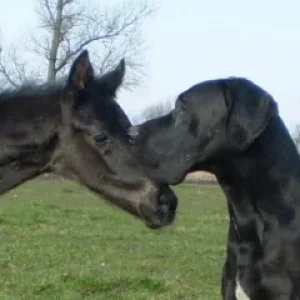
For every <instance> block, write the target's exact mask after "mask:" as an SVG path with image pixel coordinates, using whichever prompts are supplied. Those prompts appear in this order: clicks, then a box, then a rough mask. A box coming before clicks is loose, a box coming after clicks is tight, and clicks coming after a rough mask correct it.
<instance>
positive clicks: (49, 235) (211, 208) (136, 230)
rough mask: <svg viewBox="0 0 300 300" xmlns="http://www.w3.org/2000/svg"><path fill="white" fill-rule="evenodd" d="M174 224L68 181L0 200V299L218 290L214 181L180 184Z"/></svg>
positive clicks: (219, 217)
mask: <svg viewBox="0 0 300 300" xmlns="http://www.w3.org/2000/svg"><path fill="white" fill-rule="evenodd" d="M174 190H175V191H176V193H177V195H178V198H179V200H180V203H179V208H178V217H177V220H176V222H175V223H174V225H173V226H171V227H169V228H166V229H163V230H159V231H151V230H149V229H147V228H146V227H145V225H144V224H143V223H142V222H141V221H139V220H138V219H135V218H133V217H132V216H129V215H127V214H126V213H125V212H123V211H121V210H119V209H117V208H115V207H112V206H111V205H108V204H106V203H105V202H104V201H103V200H101V199H99V198H98V197H97V196H95V195H94V194H92V193H90V192H89V191H87V190H86V189H84V188H82V187H80V186H78V185H76V184H74V183H70V182H68V181H41V180H39V181H32V182H29V183H26V184H24V185H22V186H21V187H19V188H17V189H15V190H13V191H11V192H9V193H8V194H6V195H5V196H2V198H1V202H0V299H1V300H19V299H24V300H25V299H26V300H32V299H41V300H47V299H60V300H67V299H68V300H77V299H97V300H98V299H105V300H110V299H111V300H114V299H120V300H122V299H129V300H130V299H134V300H141V299H145V300H151V299H155V300H156V299H157V300H160V299H161V300H162V299H164V300H168V299H170V300H171V299H172V300H173V299H174V300H175V299H184V300H185V299H200V300H214V299H220V276H221V269H222V266H223V260H224V254H225V241H226V234H227V228H228V217H227V212H226V203H225V200H224V199H225V198H224V196H223V194H222V192H221V190H220V189H219V187H217V186H196V185H181V186H178V187H176V188H174Z"/></svg>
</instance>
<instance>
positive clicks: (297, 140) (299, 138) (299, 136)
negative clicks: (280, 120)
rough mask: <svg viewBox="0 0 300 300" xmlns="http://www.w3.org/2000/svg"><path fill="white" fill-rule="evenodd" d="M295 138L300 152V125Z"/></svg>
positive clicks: (294, 134)
mask: <svg viewBox="0 0 300 300" xmlns="http://www.w3.org/2000/svg"><path fill="white" fill-rule="evenodd" d="M293 138H294V141H295V144H296V146H297V148H298V149H299V150H300V125H299V124H298V125H296V126H295V128H294V133H293Z"/></svg>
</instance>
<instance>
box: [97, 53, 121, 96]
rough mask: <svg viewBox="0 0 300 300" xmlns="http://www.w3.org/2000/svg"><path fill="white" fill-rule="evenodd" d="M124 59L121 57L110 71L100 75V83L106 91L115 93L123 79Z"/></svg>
mask: <svg viewBox="0 0 300 300" xmlns="http://www.w3.org/2000/svg"><path fill="white" fill-rule="evenodd" d="M125 69H126V68H125V59H124V58H123V59H121V60H120V62H119V64H118V65H117V66H116V67H115V68H114V69H113V70H112V71H110V72H108V73H106V74H104V75H103V76H102V77H101V83H102V85H103V87H104V88H105V90H106V91H108V92H109V93H111V94H113V95H115V94H116V91H117V90H118V89H119V87H120V86H121V84H122V83H123V80H124V75H125Z"/></svg>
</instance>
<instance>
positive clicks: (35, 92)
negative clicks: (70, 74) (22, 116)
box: [0, 80, 65, 103]
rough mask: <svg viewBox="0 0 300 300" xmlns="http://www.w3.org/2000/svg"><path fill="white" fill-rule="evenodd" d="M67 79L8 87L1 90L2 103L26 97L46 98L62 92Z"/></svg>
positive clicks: (0, 99)
mask: <svg viewBox="0 0 300 300" xmlns="http://www.w3.org/2000/svg"><path fill="white" fill-rule="evenodd" d="M64 86H65V81H62V80H61V81H57V82H55V83H42V84H38V83H25V84H23V85H21V86H19V87H17V88H7V89H5V90H3V91H1V92H0V103H3V102H6V101H10V100H13V99H14V100H17V99H24V98H39V97H40V98H44V97H49V96H53V95H56V94H57V93H60V92H62V90H63V88H64Z"/></svg>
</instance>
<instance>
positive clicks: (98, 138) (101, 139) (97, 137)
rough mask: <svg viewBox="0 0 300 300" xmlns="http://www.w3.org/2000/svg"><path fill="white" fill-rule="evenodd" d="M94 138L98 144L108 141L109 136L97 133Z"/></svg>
mask: <svg viewBox="0 0 300 300" xmlns="http://www.w3.org/2000/svg"><path fill="white" fill-rule="evenodd" d="M93 138H94V141H95V142H96V143H97V144H104V143H106V142H107V141H108V137H107V135H105V134H95V135H94V136H93Z"/></svg>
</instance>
